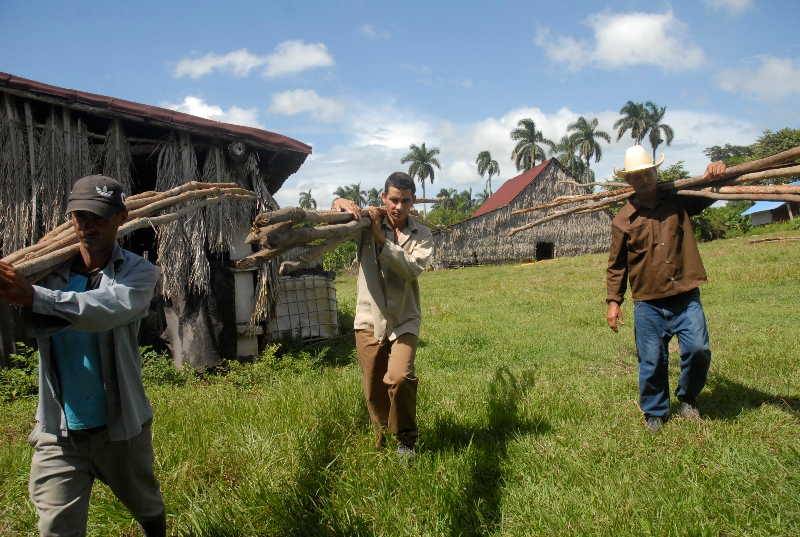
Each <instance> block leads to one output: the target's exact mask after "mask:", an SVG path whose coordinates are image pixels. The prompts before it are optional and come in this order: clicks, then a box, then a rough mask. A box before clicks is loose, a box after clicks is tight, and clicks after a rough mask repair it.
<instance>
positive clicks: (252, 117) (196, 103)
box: [161, 95, 264, 128]
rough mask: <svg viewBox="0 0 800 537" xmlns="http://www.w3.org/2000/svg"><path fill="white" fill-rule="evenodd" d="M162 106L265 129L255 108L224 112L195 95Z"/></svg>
mask: <svg viewBox="0 0 800 537" xmlns="http://www.w3.org/2000/svg"><path fill="white" fill-rule="evenodd" d="M161 106H163V107H164V108H169V109H170V110H176V111H178V112H184V113H186V114H191V115H193V116H198V117H203V118H206V119H211V120H214V121H222V122H223V123H233V124H234V125H245V126H248V127H256V128H264V127H263V125H261V123H260V122H259V121H258V111H257V110H256V109H255V108H239V107H238V106H231V107H230V108H228V109H227V110H224V109H223V108H222V107H221V106H217V105H213V104H208V103H207V102H205V101H204V100H203V99H202V98H200V97H195V96H193V95H188V96H186V97H185V98H184V99H183V102H181V103H173V104H171V103H162V104H161Z"/></svg>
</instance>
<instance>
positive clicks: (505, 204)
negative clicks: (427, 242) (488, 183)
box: [433, 158, 611, 268]
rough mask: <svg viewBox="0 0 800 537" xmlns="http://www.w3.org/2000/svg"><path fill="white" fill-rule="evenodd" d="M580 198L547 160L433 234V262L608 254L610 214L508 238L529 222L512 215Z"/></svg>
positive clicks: (554, 162) (577, 190)
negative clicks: (564, 198) (558, 200)
mask: <svg viewBox="0 0 800 537" xmlns="http://www.w3.org/2000/svg"><path fill="white" fill-rule="evenodd" d="M578 193H584V192H582V191H581V189H580V187H578V186H577V185H576V184H575V180H574V178H573V177H572V176H571V175H570V174H569V172H568V171H567V170H566V169H565V168H564V167H563V166H562V165H561V164H560V163H559V162H558V160H557V159H554V158H553V159H550V160H546V161H544V162H543V163H541V164H539V165H538V166H535V167H534V168H531V169H530V170H528V171H526V172H523V173H521V174H520V175H518V176H516V177H512V178H511V179H509V180H507V181H506V182H505V183H504V184H503V185H502V186H501V187H500V188H499V189H498V190H497V192H495V194H494V195H493V196H492V197H490V198H489V199H487V200H486V201H485V202H484V203H483V204H482V205H481V206H480V207H479V208H478V209H477V210H476V211H475V213H473V216H472V217H471V218H468V219H467V220H464V221H462V222H459V223H457V224H453V225H451V226H449V227H447V228H445V229H442V230H437V231H435V232H434V233H433V238H434V246H435V250H434V263H435V265H436V266H438V267H443V268H444V267H457V266H465V265H482V264H491V263H507V262H515V261H530V260H534V259H542V258H549V257H561V256H571V255H580V254H585V253H593V252H601V251H604V250H606V249H607V248H608V243H609V238H610V231H609V230H610V223H611V217H610V216H609V214H608V213H606V212H596V213H592V214H580V215H575V216H572V217H570V218H565V219H563V220H559V221H554V222H551V223H549V224H546V225H543V226H540V227H537V228H533V229H530V230H527V231H524V232H521V233H518V234H517V235H515V236H513V237H507V236H506V233H507V232H508V231H509V230H510V229H512V228H514V227H516V226H519V225H521V224H522V223H524V222H525V215H514V214H511V213H512V211H514V210H516V209H519V208H522V207H528V206H530V205H531V204H540V203H546V202H548V201H551V200H553V199H555V198H557V197H559V196H566V195H575V194H578Z"/></svg>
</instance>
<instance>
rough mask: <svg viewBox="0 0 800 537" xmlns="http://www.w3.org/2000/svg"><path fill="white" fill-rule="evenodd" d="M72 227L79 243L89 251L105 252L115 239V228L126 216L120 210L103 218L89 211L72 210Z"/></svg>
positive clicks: (126, 213) (124, 212)
mask: <svg viewBox="0 0 800 537" xmlns="http://www.w3.org/2000/svg"><path fill="white" fill-rule="evenodd" d="M70 216H71V218H72V227H73V229H74V230H75V234H76V235H77V236H78V240H79V241H80V243H81V245H82V246H83V247H84V248H85V249H86V250H88V251H89V252H98V253H99V252H105V251H107V250H109V249H110V248H112V247H113V245H114V242H115V241H116V240H117V229H118V228H119V226H120V225H121V224H122V222H124V221H125V219H126V218H127V216H128V212H127V211H120V212H118V213H117V214H115V215H114V216H111V217H109V218H103V217H101V216H98V215H96V214H94V213H91V212H89V211H72V212H71V213H70Z"/></svg>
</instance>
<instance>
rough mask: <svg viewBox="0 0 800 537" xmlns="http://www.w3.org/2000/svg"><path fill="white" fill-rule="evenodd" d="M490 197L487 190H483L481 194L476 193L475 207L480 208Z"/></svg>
mask: <svg viewBox="0 0 800 537" xmlns="http://www.w3.org/2000/svg"><path fill="white" fill-rule="evenodd" d="M490 197H491V195H490V194H489V192H488V191H487V190H484V191H483V192H480V193H478V195H477V196H475V205H476V206H477V207H480V206H481V205H483V204H484V202H485V201H486V200H488V199H489V198H490Z"/></svg>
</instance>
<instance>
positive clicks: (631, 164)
mask: <svg viewBox="0 0 800 537" xmlns="http://www.w3.org/2000/svg"><path fill="white" fill-rule="evenodd" d="M663 162H664V153H661V158H660V159H659V160H658V162H656V163H653V158H652V157H651V156H650V153H649V152H648V151H647V150H646V149H645V148H644V147H642V146H641V145H638V144H637V145H635V146H633V147H629V148H628V149H627V151H625V168H623V169H622V170H618V169H617V168H614V175H616V176H617V177H621V178H623V179H624V178H625V176H626V175H627V174H629V173H632V172H639V171H642V170H647V169H650V168H658V167H659V166H661V164H662V163H663Z"/></svg>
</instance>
